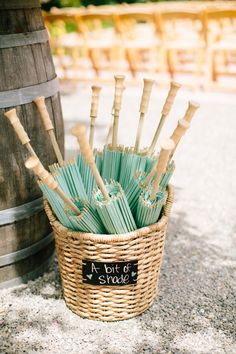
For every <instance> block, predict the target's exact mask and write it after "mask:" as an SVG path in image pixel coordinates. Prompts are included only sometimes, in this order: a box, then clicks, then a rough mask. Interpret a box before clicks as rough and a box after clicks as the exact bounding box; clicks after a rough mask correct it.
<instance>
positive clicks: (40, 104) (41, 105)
mask: <svg viewBox="0 0 236 354" xmlns="http://www.w3.org/2000/svg"><path fill="white" fill-rule="evenodd" d="M33 102H34V103H35V104H36V106H37V108H38V110H39V113H40V117H41V118H42V121H43V125H44V127H45V130H46V131H47V132H48V135H49V137H50V140H51V143H52V147H53V150H54V152H55V155H56V157H57V161H58V162H59V165H60V166H63V162H64V161H63V157H62V154H61V151H60V149H59V146H58V143H57V140H56V136H55V133H54V127H53V124H52V121H51V119H50V116H49V113H48V110H47V106H46V104H45V97H43V96H40V97H36V98H35V99H34V101H33Z"/></svg>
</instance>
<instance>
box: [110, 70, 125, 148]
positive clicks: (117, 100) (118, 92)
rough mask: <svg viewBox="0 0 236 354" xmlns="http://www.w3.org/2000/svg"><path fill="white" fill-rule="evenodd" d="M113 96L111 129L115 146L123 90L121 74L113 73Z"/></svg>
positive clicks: (113, 146)
mask: <svg viewBox="0 0 236 354" xmlns="http://www.w3.org/2000/svg"><path fill="white" fill-rule="evenodd" d="M114 78H115V96H114V103H113V111H114V121H113V129H112V143H111V146H112V148H113V149H114V148H116V146H117V136H118V120H119V114H120V109H121V102H122V96H123V91H124V79H125V77H124V76H123V75H115V76H114Z"/></svg>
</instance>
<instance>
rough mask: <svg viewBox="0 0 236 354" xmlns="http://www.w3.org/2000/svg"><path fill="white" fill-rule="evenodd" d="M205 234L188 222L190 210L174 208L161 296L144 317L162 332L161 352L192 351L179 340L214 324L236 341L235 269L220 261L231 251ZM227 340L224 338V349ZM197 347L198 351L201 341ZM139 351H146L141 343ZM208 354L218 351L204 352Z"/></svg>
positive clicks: (150, 326) (169, 230)
mask: <svg viewBox="0 0 236 354" xmlns="http://www.w3.org/2000/svg"><path fill="white" fill-rule="evenodd" d="M205 236H206V235H202V234H201V231H200V230H199V229H196V228H195V229H193V227H192V226H191V225H190V224H189V223H188V220H187V214H186V213H184V212H179V213H176V212H175V214H173V213H172V216H171V219H170V224H169V227H168V232H167V240H166V245H165V253H164V259H163V263H162V269H161V276H160V282H159V289H160V291H159V295H158V297H157V299H156V301H155V303H154V305H153V306H152V307H151V309H150V310H148V311H147V312H146V313H145V314H144V315H143V316H142V317H140V318H139V320H140V321H141V322H142V323H145V324H146V326H147V328H148V329H149V330H151V331H153V332H154V333H155V332H157V333H158V334H159V335H160V336H161V338H162V341H161V342H162V344H161V348H160V350H159V351H157V353H160V354H161V353H163V354H164V353H175V354H177V353H181V354H183V353H186V354H192V353H193V352H192V351H191V350H189V351H188V350H187V351H183V350H181V351H178V347H176V345H175V339H176V338H177V337H178V338H180V337H181V336H183V335H186V334H196V333H198V332H202V333H203V334H204V333H205V332H206V331H207V330H208V329H211V330H212V329H213V331H214V330H215V331H216V332H219V333H220V331H222V332H223V334H224V335H225V336H226V337H227V338H228V339H229V341H230V342H231V341H232V342H233V340H234V331H235V318H236V317H235V316H236V313H235V296H236V294H235V291H234V289H233V284H234V279H233V276H234V275H233V272H234V270H233V268H232V267H231V266H224V267H221V266H219V265H220V263H221V262H222V261H225V256H224V255H222V253H221V249H220V248H218V247H216V246H212V245H211V246H209V243H207V241H206V239H207V237H205ZM206 260H207V262H206ZM229 261H231V260H229ZM207 264H208V265H209V264H210V265H211V266H210V267H209V266H207ZM229 264H230V262H229ZM157 319H158V321H159V324H161V325H159V328H157V327H156V321H157ZM224 345H225V343H224V341H223V340H222V350H224ZM193 346H195V349H196V350H197V343H195V344H194V343H193ZM199 350H200V349H199ZM197 352H198V351H196V353H197ZM199 352H201V353H202V351H199ZM136 353H142V350H141V348H140V351H137V352H136ZM145 353H146V352H145ZM147 353H149V352H148V351H147ZM150 353H151V352H150ZM208 353H209V354H211V353H212V352H211V351H210V352H208V351H204V354H208Z"/></svg>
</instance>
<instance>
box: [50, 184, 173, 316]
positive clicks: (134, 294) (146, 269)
mask: <svg viewBox="0 0 236 354" xmlns="http://www.w3.org/2000/svg"><path fill="white" fill-rule="evenodd" d="M173 197H174V190H173V187H171V186H169V187H168V197H167V201H166V204H165V206H164V210H163V215H162V217H161V219H160V220H159V222H158V223H156V224H153V225H150V226H148V227H143V228H141V229H138V230H136V231H134V232H130V233H127V234H123V235H95V234H89V233H80V232H74V231H71V230H69V229H67V228H66V227H64V226H62V225H61V224H60V223H59V222H58V221H57V219H56V218H55V216H54V214H53V213H52V211H51V209H50V207H49V205H48V203H47V202H45V210H46V213H47V215H48V218H49V220H50V223H51V225H52V227H53V230H54V233H55V241H56V249H57V256H58V262H59V267H60V271H61V279H62V286H63V291H64V298H65V301H66V304H67V306H68V307H69V308H70V309H71V310H72V311H73V312H75V313H76V314H78V315H80V316H82V317H86V318H90V319H97V320H103V321H117V320H124V319H128V318H131V317H134V316H137V315H139V314H141V313H142V312H143V311H145V310H146V309H148V308H149V306H150V305H151V304H152V303H153V301H154V299H155V295H156V289H157V280H158V278H159V273H160V266H161V261H162V255H163V249H164V241H165V234H166V227H167V222H168V217H169V214H170V210H171V206H172V203H173ZM85 260H91V261H94V262H126V261H137V263H138V272H137V273H138V276H137V283H136V284H129V285H115V286H107V285H106V286H104V285H91V284H87V283H85V282H84V280H83V274H82V267H83V263H84V261H85Z"/></svg>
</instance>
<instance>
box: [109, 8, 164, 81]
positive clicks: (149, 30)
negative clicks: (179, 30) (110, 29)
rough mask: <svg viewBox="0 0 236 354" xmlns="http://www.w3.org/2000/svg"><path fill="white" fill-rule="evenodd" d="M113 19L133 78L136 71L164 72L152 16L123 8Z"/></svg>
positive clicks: (148, 13) (149, 13)
mask: <svg viewBox="0 0 236 354" xmlns="http://www.w3.org/2000/svg"><path fill="white" fill-rule="evenodd" d="M114 18H115V28H116V31H117V33H118V35H119V37H120V39H121V42H122V46H123V48H124V50H125V54H126V58H127V61H128V64H129V69H130V72H131V74H132V75H133V77H135V76H136V73H137V72H138V71H157V70H158V68H159V69H161V71H164V69H163V65H162V63H163V60H162V51H161V45H160V44H161V42H160V40H159V39H158V36H157V33H156V27H155V18H154V16H153V14H152V13H151V12H144V11H133V10H132V9H130V8H128V7H127V8H126V9H125V8H124V7H123V9H122V12H120V13H118V14H114ZM158 63H160V64H159V67H158Z"/></svg>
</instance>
